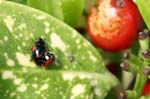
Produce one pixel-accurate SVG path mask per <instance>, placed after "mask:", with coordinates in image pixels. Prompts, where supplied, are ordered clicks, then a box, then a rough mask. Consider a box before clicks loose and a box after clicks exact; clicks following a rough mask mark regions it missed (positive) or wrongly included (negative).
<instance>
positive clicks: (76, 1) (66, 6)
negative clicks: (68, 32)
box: [62, 0, 84, 27]
mask: <svg viewBox="0 0 150 99" xmlns="http://www.w3.org/2000/svg"><path fill="white" fill-rule="evenodd" d="M83 8H84V0H62V9H63V14H64V22H66V23H67V24H69V25H71V26H72V27H75V26H76V25H77V23H78V21H79V19H80V16H81V14H82V11H83Z"/></svg>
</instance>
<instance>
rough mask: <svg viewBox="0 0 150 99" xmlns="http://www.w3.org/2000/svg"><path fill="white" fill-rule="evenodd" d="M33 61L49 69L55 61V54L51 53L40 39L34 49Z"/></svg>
mask: <svg viewBox="0 0 150 99" xmlns="http://www.w3.org/2000/svg"><path fill="white" fill-rule="evenodd" d="M31 59H32V60H33V61H34V62H35V63H36V64H37V65H39V66H44V67H48V66H49V65H51V64H52V63H53V62H54V61H55V54H54V53H52V52H50V51H49V50H48V48H47V47H46V43H45V41H44V40H43V39H42V38H39V39H38V40H37V41H36V42H35V45H34V46H33V47H32V55H31Z"/></svg>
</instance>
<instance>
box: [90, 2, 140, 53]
mask: <svg viewBox="0 0 150 99" xmlns="http://www.w3.org/2000/svg"><path fill="white" fill-rule="evenodd" d="M141 27H142V18H141V15H140V13H139V10H138V8H137V6H136V4H135V3H134V2H133V1H132V0H97V2H96V4H95V5H94V6H92V7H91V9H90V13H89V16H88V32H89V36H90V38H91V40H92V41H93V42H94V43H95V44H96V45H97V46H98V47H100V48H102V49H104V50H107V51H111V52H118V51H122V50H124V49H127V48H130V47H131V46H132V45H133V43H134V41H135V40H136V38H137V35H138V32H139V31H140V29H141Z"/></svg>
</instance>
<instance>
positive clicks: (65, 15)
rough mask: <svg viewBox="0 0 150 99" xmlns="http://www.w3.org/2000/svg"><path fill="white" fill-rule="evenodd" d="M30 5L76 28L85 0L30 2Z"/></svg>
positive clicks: (32, 0)
mask: <svg viewBox="0 0 150 99" xmlns="http://www.w3.org/2000/svg"><path fill="white" fill-rule="evenodd" d="M28 5H29V6H31V7H34V8H37V9H40V10H42V11H45V12H47V13H49V14H51V15H53V16H55V17H57V18H58V19H60V20H64V22H66V23H67V24H69V25H70V26H72V27H75V26H76V25H77V23H78V21H79V19H80V16H81V14H82V11H83V7H84V6H83V5H84V1H83V0H28Z"/></svg>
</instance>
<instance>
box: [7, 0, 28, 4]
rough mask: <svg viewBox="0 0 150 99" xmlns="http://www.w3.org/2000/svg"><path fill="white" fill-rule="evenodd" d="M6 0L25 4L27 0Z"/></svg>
mask: <svg viewBox="0 0 150 99" xmlns="http://www.w3.org/2000/svg"><path fill="white" fill-rule="evenodd" d="M7 1H13V2H17V3H21V4H27V0H7Z"/></svg>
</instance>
